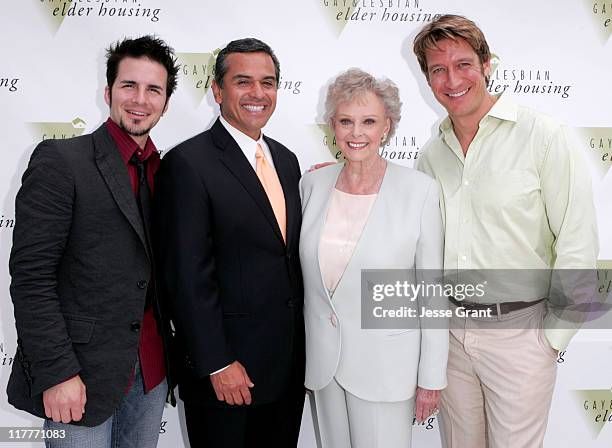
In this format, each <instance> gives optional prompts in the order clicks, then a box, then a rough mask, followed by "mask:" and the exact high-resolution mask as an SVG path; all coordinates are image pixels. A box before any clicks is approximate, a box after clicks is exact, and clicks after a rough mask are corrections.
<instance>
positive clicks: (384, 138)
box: [380, 132, 387, 143]
mask: <svg viewBox="0 0 612 448" xmlns="http://www.w3.org/2000/svg"><path fill="white" fill-rule="evenodd" d="M385 140H387V133H386V132H385V133H384V134H383V135H382V138H381V139H380V142H381V143H383V142H384V141H385Z"/></svg>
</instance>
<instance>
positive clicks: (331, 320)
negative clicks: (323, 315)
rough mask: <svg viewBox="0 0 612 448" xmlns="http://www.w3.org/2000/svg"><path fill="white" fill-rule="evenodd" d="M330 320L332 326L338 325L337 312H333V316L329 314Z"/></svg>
mask: <svg viewBox="0 0 612 448" xmlns="http://www.w3.org/2000/svg"><path fill="white" fill-rule="evenodd" d="M329 321H330V322H331V324H332V327H334V328H335V327H337V326H338V318H336V315H335V314H332V315H331V316H329Z"/></svg>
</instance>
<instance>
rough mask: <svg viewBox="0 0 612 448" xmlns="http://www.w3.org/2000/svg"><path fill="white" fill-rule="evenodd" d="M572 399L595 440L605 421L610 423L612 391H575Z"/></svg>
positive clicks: (611, 416)
mask: <svg viewBox="0 0 612 448" xmlns="http://www.w3.org/2000/svg"><path fill="white" fill-rule="evenodd" d="M574 397H575V399H576V402H577V404H578V405H579V406H580V409H581V410H582V411H583V412H581V414H582V416H583V417H584V421H585V422H586V424H587V426H588V427H589V430H590V431H591V434H592V435H593V438H597V437H598V436H599V434H600V433H601V430H602V429H603V427H604V425H605V424H606V422H607V421H612V390H610V389H603V390H575V391H574Z"/></svg>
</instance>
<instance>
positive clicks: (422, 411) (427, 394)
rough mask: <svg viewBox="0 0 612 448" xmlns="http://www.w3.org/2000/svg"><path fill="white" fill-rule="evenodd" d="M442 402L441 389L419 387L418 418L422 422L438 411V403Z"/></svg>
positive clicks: (416, 406) (417, 400) (417, 396)
mask: <svg viewBox="0 0 612 448" xmlns="http://www.w3.org/2000/svg"><path fill="white" fill-rule="evenodd" d="M439 403H440V391H439V390H429V389H421V388H420V387H417V391H416V405H415V408H416V412H415V414H416V419H417V422H419V423H422V422H424V421H425V419H427V418H428V417H429V416H431V415H432V414H435V413H437V412H438V404H439Z"/></svg>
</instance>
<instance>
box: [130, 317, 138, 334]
mask: <svg viewBox="0 0 612 448" xmlns="http://www.w3.org/2000/svg"><path fill="white" fill-rule="evenodd" d="M130 330H132V331H133V332H134V333H138V332H139V331H140V322H139V321H137V320H133V321H132V323H130Z"/></svg>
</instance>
